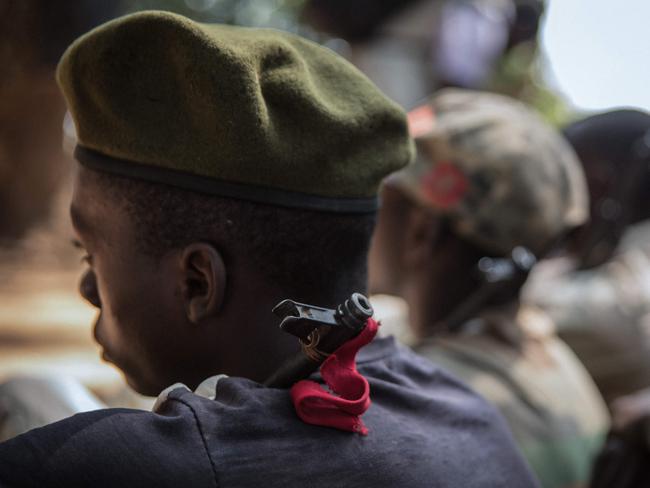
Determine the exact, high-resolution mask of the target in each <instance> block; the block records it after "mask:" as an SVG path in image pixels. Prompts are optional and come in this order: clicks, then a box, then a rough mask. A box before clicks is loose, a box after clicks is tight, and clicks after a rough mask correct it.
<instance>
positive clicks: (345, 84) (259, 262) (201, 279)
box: [58, 12, 411, 394]
mask: <svg viewBox="0 0 650 488" xmlns="http://www.w3.org/2000/svg"><path fill="white" fill-rule="evenodd" d="M58 78H59V83H60V84H61V87H62V90H63V92H64V94H65V96H66V100H67V102H68V105H69V107H70V110H71V113H72V116H73V118H74V120H75V125H76V128H77V133H78V138H79V140H78V147H77V150H76V156H77V159H78V160H79V161H80V163H81V167H80V169H79V171H78V173H77V176H76V182H75V192H74V196H73V201H72V205H71V215H72V219H73V223H74V227H75V230H76V232H77V235H78V239H79V241H80V244H81V245H82V247H83V248H84V249H85V250H86V252H87V253H88V262H89V267H88V270H87V272H86V273H85V275H84V277H83V278H82V283H81V285H80V288H81V292H82V294H83V295H84V297H86V298H87V299H88V301H89V302H90V303H92V304H93V305H95V306H96V307H97V308H98V309H99V315H98V319H97V323H96V326H95V336H96V338H97V340H98V342H99V343H100V344H101V345H102V346H103V348H104V354H105V355H106V356H107V359H109V360H111V361H113V362H114V363H116V364H117V365H118V366H119V367H120V368H121V369H122V370H123V371H124V372H125V374H126V376H127V379H128V380H129V382H130V383H131V384H132V385H133V386H134V387H135V388H136V389H137V390H139V391H141V392H145V393H150V394H157V393H158V392H159V391H160V389H162V388H164V387H165V386H168V385H169V384H171V383H173V382H176V381H182V382H185V383H187V384H188V385H190V386H192V385H196V384H197V383H198V382H200V381H201V380H202V379H204V378H205V377H206V376H208V375H211V374H215V373H218V372H223V373H227V374H236V375H243V376H249V377H251V378H253V379H257V380H261V379H263V376H264V375H266V374H268V373H270V371H269V368H271V367H272V366H273V365H277V364H278V363H279V362H280V361H281V360H282V359H283V357H284V356H285V355H286V352H287V350H289V349H290V348H293V342H292V343H291V346H289V343H288V342H287V341H288V340H289V338H285V337H283V336H282V334H281V332H279V331H277V330H276V329H275V328H274V327H272V326H271V325H269V322H271V321H272V320H273V319H272V317H271V315H270V307H271V306H272V305H273V303H272V302H274V301H278V300H279V299H282V298H287V297H291V298H295V299H298V300H304V301H316V302H318V303H323V302H325V303H323V304H324V305H334V304H335V303H336V302H337V301H339V300H341V299H343V298H345V297H346V296H347V295H349V294H350V293H351V292H352V291H356V290H357V289H359V288H363V286H364V285H365V262H366V252H367V246H368V241H369V239H370V234H371V231H372V227H373V222H374V209H375V206H376V192H377V188H378V185H379V182H380V180H381V178H382V177H384V176H385V175H386V174H388V173H389V172H390V171H392V170H394V169H398V168H400V167H401V166H403V165H404V164H406V163H407V162H408V161H409V159H410V157H411V145H410V141H409V139H408V136H407V131H406V123H405V119H404V117H403V114H402V113H401V111H400V110H399V108H397V107H396V106H395V105H394V104H392V103H391V102H389V101H388V100H387V99H385V98H384V97H383V95H381V93H379V91H378V90H377V89H376V88H375V87H374V86H373V85H372V84H371V83H370V82H369V81H368V80H367V79H366V78H365V77H363V75H361V74H360V73H359V72H357V71H356V70H355V69H354V68H353V67H352V66H350V65H349V64H347V63H346V62H345V61H343V60H341V59H340V58H338V57H337V56H336V55H335V54H333V53H331V52H330V51H328V50H326V49H324V48H321V47H319V46H317V45H314V44H312V43H310V42H308V41H304V40H302V39H300V38H297V37H294V36H291V35H289V34H283V33H280V32H274V31H260V30H251V29H242V28H234V27H226V26H217V25H202V24H197V23H195V22H192V21H189V20H188V19H185V18H183V17H180V16H177V15H173V14H168V13H161V12H146V13H142V14H135V15H132V16H128V17H125V18H122V19H118V20H117V21H113V22H110V23H108V24H106V25H104V26H102V27H100V28H98V29H96V30H94V31H91V33H89V34H87V35H86V36H84V37H82V38H80V40H78V41H77V42H75V44H73V45H72V46H71V47H70V48H69V50H68V51H67V52H66V54H65V55H64V57H63V59H62V61H61V63H60V66H59V71H58Z"/></svg>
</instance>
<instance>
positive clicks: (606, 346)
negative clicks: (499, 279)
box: [525, 222, 650, 404]
mask: <svg viewBox="0 0 650 488" xmlns="http://www.w3.org/2000/svg"><path fill="white" fill-rule="evenodd" d="M531 278H532V279H531V280H530V283H529V284H528V285H527V289H526V293H525V299H526V300H527V301H528V302H529V303H534V304H536V305H538V306H540V307H542V308H543V309H544V310H545V311H546V312H547V313H548V314H549V315H550V316H551V317H553V320H554V321H555V323H556V325H557V328H558V333H559V335H560V337H562V338H563V339H564V340H565V341H566V342H567V344H568V345H569V346H571V349H573V351H574V352H575V353H576V354H577V356H578V357H579V358H580V360H581V361H582V362H583V363H584V365H585V366H586V368H587V370H588V371H589V373H590V374H591V376H592V377H593V378H594V380H595V382H596V385H597V386H598V388H599V389H600V392H601V393H602V395H603V397H604V398H605V400H606V402H607V403H608V404H610V403H611V402H612V401H613V400H615V399H616V398H617V397H620V396H622V395H628V394H630V393H633V392H635V391H636V390H639V389H641V388H645V387H648V386H650V222H642V223H640V224H637V225H636V226H634V227H631V228H629V229H628V230H627V231H626V234H625V235H624V237H623V240H622V242H621V244H620V245H619V247H618V249H617V252H616V254H615V255H614V257H613V258H612V259H611V260H610V261H609V262H607V263H606V264H604V265H602V266H600V267H598V268H595V269H589V270H583V271H575V270H574V269H573V265H572V262H571V261H570V260H569V259H568V258H556V259H553V260H549V261H548V262H544V263H542V264H541V266H539V270H538V271H537V272H535V273H534V274H533V276H532V277H531Z"/></svg>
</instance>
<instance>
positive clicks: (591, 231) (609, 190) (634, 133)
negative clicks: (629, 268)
mask: <svg viewBox="0 0 650 488" xmlns="http://www.w3.org/2000/svg"><path fill="white" fill-rule="evenodd" d="M564 135H565V136H566V137H567V139H568V141H569V143H570V144H571V145H572V146H573V149H574V150H575V151H576V154H577V155H578V157H579V158H580V161H581V163H582V166H583V168H584V170H585V175H586V178H587V187H588V191H589V197H590V207H591V212H590V213H591V219H590V220H589V222H588V224H587V225H585V226H584V227H583V228H582V229H580V232H578V233H576V235H575V236H574V238H573V239H572V241H571V242H570V245H569V246H568V247H569V250H570V251H571V252H572V253H573V254H575V255H576V256H577V257H578V259H579V260H580V264H581V266H582V267H585V268H590V267H594V266H598V265H600V264H603V263H604V262H606V261H607V260H608V259H610V258H611V256H612V254H613V253H614V251H615V249H616V247H617V245H618V243H619V240H620V238H621V237H622V236H623V233H624V231H625V229H626V228H627V227H628V226H630V225H632V224H635V223H637V222H639V221H641V220H646V219H648V218H650V212H649V207H648V193H649V192H650V169H649V168H648V151H649V149H648V148H649V147H650V114H648V113H647V112H642V111H639V110H630V109H626V110H613V111H611V112H604V113H601V114H596V115H592V116H590V117H587V118H584V119H582V120H579V121H576V122H574V123H572V124H570V125H568V126H567V127H566V128H565V129H564ZM644 139H645V140H644Z"/></svg>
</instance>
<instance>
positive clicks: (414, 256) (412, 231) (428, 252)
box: [404, 207, 441, 268]
mask: <svg viewBox="0 0 650 488" xmlns="http://www.w3.org/2000/svg"><path fill="white" fill-rule="evenodd" d="M440 223H441V219H440V217H437V216H436V215H434V214H432V213H431V212H429V211H428V210H426V209H424V208H421V207H413V208H411V210H410V211H409V213H408V217H407V219H406V222H405V224H406V225H405V229H404V231H405V232H404V244H405V245H404V249H405V250H406V253H405V254H406V255H405V265H406V266H407V267H409V268H420V267H422V266H424V265H426V264H428V263H429V262H430V261H431V260H432V259H433V258H434V257H435V253H436V249H437V247H438V241H439V237H440V236H439V233H440Z"/></svg>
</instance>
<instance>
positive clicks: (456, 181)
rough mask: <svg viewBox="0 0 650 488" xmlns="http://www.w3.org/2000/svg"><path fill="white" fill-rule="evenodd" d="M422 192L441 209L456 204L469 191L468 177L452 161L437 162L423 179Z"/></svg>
mask: <svg viewBox="0 0 650 488" xmlns="http://www.w3.org/2000/svg"><path fill="white" fill-rule="evenodd" d="M421 187H422V193H423V194H424V197H425V198H426V199H427V201H428V202H429V203H431V204H433V205H434V206H436V207H438V208H441V209H448V208H450V207H453V206H454V205H456V204H457V203H458V202H459V201H460V200H462V198H463V197H464V196H465V193H467V189H468V187H469V184H468V181H467V177H466V176H465V174H464V173H463V172H462V171H461V170H460V169H458V167H456V166H455V165H453V164H452V163H450V162H443V163H439V164H437V165H436V166H435V167H434V168H433V169H432V170H431V171H429V172H428V173H426V174H425V175H424V176H423V177H422V180H421Z"/></svg>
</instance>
